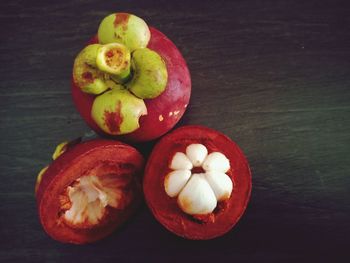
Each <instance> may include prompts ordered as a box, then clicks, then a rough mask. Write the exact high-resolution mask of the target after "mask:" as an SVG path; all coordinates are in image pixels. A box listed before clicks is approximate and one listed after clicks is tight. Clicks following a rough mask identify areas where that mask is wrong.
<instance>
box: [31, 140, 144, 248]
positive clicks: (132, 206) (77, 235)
mask: <svg viewBox="0 0 350 263" xmlns="http://www.w3.org/2000/svg"><path fill="white" fill-rule="evenodd" d="M143 164H144V160H143V157H142V156H141V154H140V153H139V152H138V151H137V150H136V149H134V148H133V147H131V146H129V145H126V144H123V143H120V142H116V141H107V140H92V141H88V142H84V143H80V144H77V145H75V146H73V147H72V148H71V149H69V150H67V151H66V152H64V153H63V154H62V155H61V156H59V157H58V158H57V159H56V160H55V161H54V162H53V163H52V164H51V165H49V167H48V169H47V170H46V171H45V172H44V173H43V174H42V176H41V180H40V183H39V185H38V188H37V192H36V197H37V205H38V212H39V217H40V221H41V224H42V225H43V228H44V229H45V231H46V232H47V234H49V235H50V236H51V237H52V238H53V239H56V240H58V241H61V242H64V243H75V244H83V243H91V242H94V241H96V240H99V239H101V238H103V237H105V236H107V235H109V234H110V233H111V232H113V231H114V230H115V229H116V228H117V227H118V226H120V225H121V224H122V223H123V222H125V221H126V220H127V219H128V218H129V217H130V216H131V215H132V214H133V213H134V212H135V210H136V208H137V207H138V205H139V204H140V202H141V200H142V193H141V186H140V173H141V172H142V168H143Z"/></svg>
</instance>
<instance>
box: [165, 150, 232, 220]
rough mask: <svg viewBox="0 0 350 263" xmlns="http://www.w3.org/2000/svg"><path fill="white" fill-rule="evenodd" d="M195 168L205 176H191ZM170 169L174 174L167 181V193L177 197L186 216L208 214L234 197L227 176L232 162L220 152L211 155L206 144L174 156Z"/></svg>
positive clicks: (171, 173) (230, 182)
mask: <svg viewBox="0 0 350 263" xmlns="http://www.w3.org/2000/svg"><path fill="white" fill-rule="evenodd" d="M194 167H201V168H202V169H203V170H204V171H205V172H204V173H194V174H192V172H191V169H192V168H194ZM169 168H170V169H172V171H171V172H170V173H169V174H167V176H166V177H165V181H164V187H165V192H166V193H167V194H168V196H170V197H177V202H178V204H179V206H180V208H181V210H182V211H183V212H185V213H187V214H190V215H205V214H209V213H211V212H213V211H214V209H215V208H216V206H217V202H219V201H224V200H226V199H228V198H230V196H231V193H232V188H233V183H232V180H231V178H230V177H229V176H228V175H227V174H226V172H227V171H228V170H229V169H230V161H229V160H228V159H227V158H226V156H225V155H224V154H222V153H220V152H212V153H210V154H208V150H207V148H206V147H205V146H204V145H203V144H190V145H188V146H187V148H186V153H183V152H177V153H175V155H174V157H173V159H172V161H171V163H170V166H169Z"/></svg>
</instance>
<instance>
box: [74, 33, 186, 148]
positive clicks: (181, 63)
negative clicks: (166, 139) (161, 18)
mask: <svg viewBox="0 0 350 263" xmlns="http://www.w3.org/2000/svg"><path fill="white" fill-rule="evenodd" d="M150 31H151V39H150V42H149V44H148V46H147V47H148V48H150V49H152V50H154V51H156V52H157V53H158V54H159V55H160V56H161V57H162V58H163V60H164V61H165V64H166V67H167V71H168V82H167V86H166V89H165V91H164V92H163V93H162V94H161V95H159V96H158V97H156V98H154V99H147V100H144V101H145V104H146V107H147V112H148V114H147V115H145V116H142V117H141V118H140V122H139V123H140V128H139V129H137V130H136V131H134V132H132V133H129V134H126V135H117V136H112V137H114V138H118V139H121V140H125V141H133V142H141V141H150V140H153V139H155V138H158V137H160V136H161V135H163V134H165V133H166V132H167V131H169V130H170V129H171V128H173V127H174V125H175V124H176V123H177V122H178V121H179V120H180V118H181V117H182V115H183V114H184V112H185V110H186V107H187V105H188V103H189V100H190V96H191V78H190V73H189V70H188V68H187V65H186V61H185V60H184V58H183V57H182V55H181V53H180V51H179V50H178V49H177V47H176V46H175V45H174V43H173V42H171V41H170V40H169V39H168V38H167V37H166V36H165V35H164V34H163V33H161V32H160V31H158V30H157V29H155V28H152V27H151V28H150ZM93 43H98V39H97V38H96V37H95V38H94V39H92V40H91V41H90V43H89V44H93ZM72 96H73V100H74V103H75V105H76V107H77V109H78V111H79V113H80V114H81V116H82V117H83V118H84V120H85V121H86V123H87V124H88V125H89V126H90V127H91V128H92V129H93V130H94V131H96V132H97V133H99V134H102V135H107V136H111V135H109V134H106V133H105V132H103V131H102V130H101V129H100V128H99V127H98V126H97V124H96V123H95V122H94V120H93V119H92V118H91V107H92V103H93V101H94V98H95V96H94V95H90V94H87V93H84V92H82V91H81V89H80V88H79V87H78V86H77V85H76V84H75V83H74V79H73V80H72ZM170 112H172V114H170ZM175 113H176V114H175ZM169 114H170V115H171V116H170V115H169Z"/></svg>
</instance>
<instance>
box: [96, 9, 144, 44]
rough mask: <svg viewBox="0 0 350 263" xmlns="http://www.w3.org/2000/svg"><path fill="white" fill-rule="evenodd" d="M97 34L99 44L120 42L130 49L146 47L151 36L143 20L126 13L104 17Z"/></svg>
mask: <svg viewBox="0 0 350 263" xmlns="http://www.w3.org/2000/svg"><path fill="white" fill-rule="evenodd" d="M97 35H98V39H99V42H100V43H101V44H108V43H121V44H123V45H125V46H127V47H128V48H129V50H130V51H134V50H135V49H138V48H144V47H146V46H147V44H148V42H149V40H150V37H151V33H150V31H149V28H148V26H147V24H146V23H145V21H144V20H143V19H141V18H139V17H137V16H135V15H132V14H127V13H115V14H111V15H109V16H107V17H105V18H104V19H103V20H102V22H101V24H100V26H99V28H98V33H97Z"/></svg>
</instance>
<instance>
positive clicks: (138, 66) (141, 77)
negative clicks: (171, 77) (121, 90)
mask: <svg viewBox="0 0 350 263" xmlns="http://www.w3.org/2000/svg"><path fill="white" fill-rule="evenodd" d="M132 69H133V78H132V79H131V81H130V82H129V83H128V84H127V87H128V89H129V90H130V91H131V92H132V93H134V94H135V95H136V96H137V97H139V98H142V99H153V98H156V97H158V96H159V95H160V94H161V93H162V92H163V91H164V90H165V87H166V84H167V80H168V72H167V69H166V65H165V62H164V61H163V59H162V58H161V57H160V56H159V55H158V53H157V52H154V51H152V50H150V49H148V48H141V49H137V50H135V51H134V52H133V54H132Z"/></svg>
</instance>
